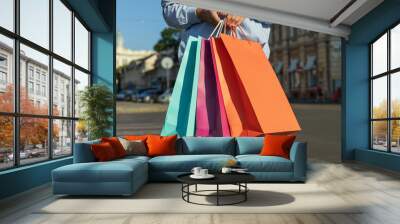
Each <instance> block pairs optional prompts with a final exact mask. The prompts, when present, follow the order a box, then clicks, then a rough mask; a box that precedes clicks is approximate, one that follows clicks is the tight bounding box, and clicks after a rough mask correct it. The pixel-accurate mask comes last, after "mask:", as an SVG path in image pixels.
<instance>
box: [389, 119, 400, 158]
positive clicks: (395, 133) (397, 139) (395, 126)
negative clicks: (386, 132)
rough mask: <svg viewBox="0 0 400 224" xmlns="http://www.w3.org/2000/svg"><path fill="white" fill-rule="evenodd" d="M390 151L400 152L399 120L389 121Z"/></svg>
mask: <svg viewBox="0 0 400 224" xmlns="http://www.w3.org/2000/svg"><path fill="white" fill-rule="evenodd" d="M391 125H392V126H391V136H390V137H391V138H390V139H391V141H392V148H391V151H392V152H396V153H400V120H393V121H391Z"/></svg>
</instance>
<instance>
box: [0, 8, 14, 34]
mask: <svg viewBox="0 0 400 224" xmlns="http://www.w3.org/2000/svg"><path fill="white" fill-rule="evenodd" d="M0 26H2V27H3V28H6V29H8V30H10V31H14V0H1V1H0Z"/></svg>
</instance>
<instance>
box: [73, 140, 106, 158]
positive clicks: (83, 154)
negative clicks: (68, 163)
mask: <svg viewBox="0 0 400 224" xmlns="http://www.w3.org/2000/svg"><path fill="white" fill-rule="evenodd" d="M99 143H100V140H93V141H87V142H81V143H75V147H74V163H89V162H95V161H96V158H95V157H94V155H93V152H92V149H91V145H92V144H99Z"/></svg>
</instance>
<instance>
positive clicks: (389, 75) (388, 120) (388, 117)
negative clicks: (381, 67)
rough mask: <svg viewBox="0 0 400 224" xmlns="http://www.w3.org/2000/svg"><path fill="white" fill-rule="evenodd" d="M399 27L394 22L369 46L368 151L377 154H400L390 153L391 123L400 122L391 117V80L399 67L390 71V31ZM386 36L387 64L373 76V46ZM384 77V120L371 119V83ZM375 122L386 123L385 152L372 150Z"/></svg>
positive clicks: (397, 23) (399, 24)
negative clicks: (385, 91) (382, 70)
mask: <svg viewBox="0 0 400 224" xmlns="http://www.w3.org/2000/svg"><path fill="white" fill-rule="evenodd" d="M397 26H400V21H397V22H395V23H394V24H392V25H391V26H389V27H388V28H386V29H385V31H384V32H382V33H381V34H379V35H378V36H377V37H376V38H374V39H373V40H372V41H371V42H370V43H369V44H368V47H369V72H368V73H369V78H368V82H369V83H368V84H369V149H370V150H373V151H379V152H385V153H391V154H397V155H398V154H400V152H393V151H392V139H391V138H392V133H391V132H392V125H391V124H392V121H400V117H392V98H391V90H392V85H391V79H392V76H393V75H396V74H397V73H398V72H400V67H397V68H394V69H391V51H392V48H391V31H392V29H393V28H395V27H397ZM385 34H386V35H387V39H386V41H387V52H386V55H387V62H386V63H387V64H386V71H385V72H382V73H379V74H376V75H374V74H373V72H374V71H373V64H374V63H373V44H374V43H376V41H378V40H379V39H380V38H381V37H383V36H384V35H385ZM383 77H386V89H387V93H386V94H387V96H386V98H387V103H386V117H385V118H373V89H374V88H373V81H374V80H376V79H379V78H383ZM376 121H386V123H387V124H386V129H387V130H386V135H387V138H386V146H387V147H386V151H383V150H379V149H376V148H374V143H373V141H374V136H373V134H374V133H373V122H376Z"/></svg>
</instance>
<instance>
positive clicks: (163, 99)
mask: <svg viewBox="0 0 400 224" xmlns="http://www.w3.org/2000/svg"><path fill="white" fill-rule="evenodd" d="M171 95H172V89H167V90H165V92H164V93H162V94H161V95H159V96H158V98H157V102H159V103H169V101H170V99H171Z"/></svg>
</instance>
